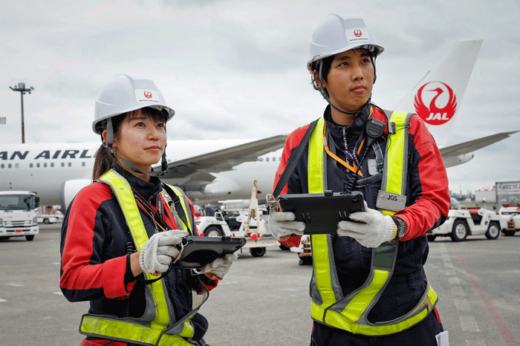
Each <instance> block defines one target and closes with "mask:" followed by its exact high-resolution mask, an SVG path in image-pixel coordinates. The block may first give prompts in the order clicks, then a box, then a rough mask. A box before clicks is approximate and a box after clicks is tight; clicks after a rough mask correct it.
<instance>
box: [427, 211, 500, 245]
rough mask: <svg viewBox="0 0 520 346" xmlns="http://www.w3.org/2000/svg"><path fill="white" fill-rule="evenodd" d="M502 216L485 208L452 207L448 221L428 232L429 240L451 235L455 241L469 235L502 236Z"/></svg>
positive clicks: (490, 237) (493, 237)
mask: <svg viewBox="0 0 520 346" xmlns="http://www.w3.org/2000/svg"><path fill="white" fill-rule="evenodd" d="M500 224H501V217H500V216H499V215H497V213H496V212H495V211H492V210H487V209H484V208H480V209H477V208H471V209H451V210H450V211H449V212H448V217H447V218H446V221H445V222H444V223H443V224H442V225H441V226H439V227H437V228H435V229H433V230H431V231H430V232H428V233H426V237H427V238H428V240H429V241H434V240H435V238H436V237H442V236H449V237H451V239H452V240H453V241H463V240H465V239H466V237H467V236H468V235H485V236H486V238H488V239H497V238H498V237H499V236H500V229H501V227H500Z"/></svg>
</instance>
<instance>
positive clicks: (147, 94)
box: [144, 91, 152, 99]
mask: <svg viewBox="0 0 520 346" xmlns="http://www.w3.org/2000/svg"><path fill="white" fill-rule="evenodd" d="M144 97H146V98H147V99H151V98H152V92H151V91H145V92H144Z"/></svg>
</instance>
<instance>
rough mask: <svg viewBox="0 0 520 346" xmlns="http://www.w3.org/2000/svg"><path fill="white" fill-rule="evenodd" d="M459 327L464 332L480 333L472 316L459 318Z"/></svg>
mask: <svg viewBox="0 0 520 346" xmlns="http://www.w3.org/2000/svg"><path fill="white" fill-rule="evenodd" d="M459 319H460V325H461V326H462V330H463V331H465V332H480V329H479V328H478V324H477V321H475V317H473V316H459Z"/></svg>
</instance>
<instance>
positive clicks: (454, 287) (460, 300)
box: [440, 244, 480, 346]
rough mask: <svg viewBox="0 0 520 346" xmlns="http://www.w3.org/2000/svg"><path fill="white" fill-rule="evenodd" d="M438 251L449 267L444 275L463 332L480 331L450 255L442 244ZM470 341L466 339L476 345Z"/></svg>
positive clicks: (467, 342)
mask: <svg viewBox="0 0 520 346" xmlns="http://www.w3.org/2000/svg"><path fill="white" fill-rule="evenodd" d="M440 251H441V254H442V260H443V262H444V267H445V268H449V269H447V270H446V275H447V276H448V283H449V284H450V289H451V294H452V296H454V299H453V301H454V303H455V306H456V308H457V311H458V313H459V322H460V327H461V329H462V331H463V332H480V329H479V327H478V324H477V321H476V320H475V317H473V315H471V306H470V305H469V303H468V300H467V299H466V292H465V291H464V289H463V288H462V286H461V281H460V279H459V278H458V277H457V276H456V275H457V274H456V273H455V267H454V265H453V263H451V256H450V254H449V253H448V249H447V248H446V246H445V245H444V244H442V246H440ZM448 273H449V274H448ZM470 341H471V340H466V345H471V346H474V345H476V344H474V343H471V342H470Z"/></svg>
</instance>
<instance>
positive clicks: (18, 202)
mask: <svg viewBox="0 0 520 346" xmlns="http://www.w3.org/2000/svg"><path fill="white" fill-rule="evenodd" d="M39 200H40V199H39V197H37V196H36V193H34V192H30V191H2V192H0V240H1V239H4V240H5V239H9V238H11V237H25V239H27V240H28V241H32V240H33V239H34V236H35V235H36V234H38V233H39V231H40V229H39V227H38V203H39Z"/></svg>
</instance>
